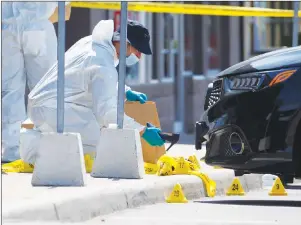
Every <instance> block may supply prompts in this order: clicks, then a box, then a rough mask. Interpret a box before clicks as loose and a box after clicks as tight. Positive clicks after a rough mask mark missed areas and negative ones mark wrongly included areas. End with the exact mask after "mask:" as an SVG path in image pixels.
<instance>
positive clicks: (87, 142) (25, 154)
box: [20, 101, 100, 164]
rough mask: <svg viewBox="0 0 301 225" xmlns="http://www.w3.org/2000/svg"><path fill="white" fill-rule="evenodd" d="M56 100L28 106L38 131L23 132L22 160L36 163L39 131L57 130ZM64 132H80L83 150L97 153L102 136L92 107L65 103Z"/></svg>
mask: <svg viewBox="0 0 301 225" xmlns="http://www.w3.org/2000/svg"><path fill="white" fill-rule="evenodd" d="M55 104H56V101H53V103H52V104H51V106H39V107H32V108H28V113H29V117H30V119H31V120H32V121H33V123H34V124H35V126H36V128H37V131H25V132H22V133H21V140H23V141H22V143H21V144H20V145H22V148H20V154H21V158H22V160H24V161H25V162H27V163H32V164H34V162H35V155H36V152H37V150H38V146H39V145H38V143H37V142H38V141H39V140H40V135H39V134H38V133H37V132H56V131H57V130H56V129H57V128H56V123H57V119H56V118H57V110H56V107H55ZM64 122H65V126H64V132H72V133H79V134H80V135H81V139H82V144H83V151H84V154H86V153H89V154H91V153H95V152H96V146H97V144H98V141H99V138H100V127H99V125H98V123H97V120H96V118H95V116H94V114H93V112H92V110H91V109H88V108H85V107H83V106H77V105H75V104H72V103H65V119H64ZM58 157H59V156H58Z"/></svg>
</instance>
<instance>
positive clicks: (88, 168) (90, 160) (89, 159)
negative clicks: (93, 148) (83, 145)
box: [84, 154, 94, 173]
mask: <svg viewBox="0 0 301 225" xmlns="http://www.w3.org/2000/svg"><path fill="white" fill-rule="evenodd" d="M84 160H85V165H86V172H87V173H91V171H92V168H93V163H94V158H93V156H91V155H90V154H84Z"/></svg>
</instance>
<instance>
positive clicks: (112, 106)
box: [91, 67, 145, 132]
mask: <svg viewBox="0 0 301 225" xmlns="http://www.w3.org/2000/svg"><path fill="white" fill-rule="evenodd" d="M117 76H118V75H117V72H116V70H114V68H112V69H110V68H103V67H102V69H100V68H98V71H97V72H96V73H95V74H94V75H92V77H91V82H92V101H93V112H94V114H95V116H96V118H97V121H98V123H99V125H100V127H109V124H117V96H118V95H117V93H118V92H117V90H116V84H117ZM123 127H124V128H130V129H137V130H138V131H139V132H141V131H143V130H144V127H145V126H143V125H141V124H140V123H137V122H136V121H135V120H134V119H133V118H131V117H129V116H127V115H126V114H124V120H123Z"/></svg>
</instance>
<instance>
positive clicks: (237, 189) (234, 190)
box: [226, 177, 245, 195]
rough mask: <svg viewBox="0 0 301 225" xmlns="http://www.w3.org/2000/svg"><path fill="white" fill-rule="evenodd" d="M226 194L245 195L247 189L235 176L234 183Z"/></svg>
mask: <svg viewBox="0 0 301 225" xmlns="http://www.w3.org/2000/svg"><path fill="white" fill-rule="evenodd" d="M226 195H245V191H244V189H243V187H242V185H241V183H240V181H239V179H238V178H237V177H235V178H234V180H233V181H232V184H231V186H230V187H229V188H228V191H227V193H226Z"/></svg>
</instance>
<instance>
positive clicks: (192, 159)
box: [188, 155, 201, 171]
mask: <svg viewBox="0 0 301 225" xmlns="http://www.w3.org/2000/svg"><path fill="white" fill-rule="evenodd" d="M188 161H189V162H191V164H190V169H191V170H193V171H196V170H200V169H201V165H200V163H199V161H198V159H197V157H196V156H195V155H191V156H189V158H188Z"/></svg>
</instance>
